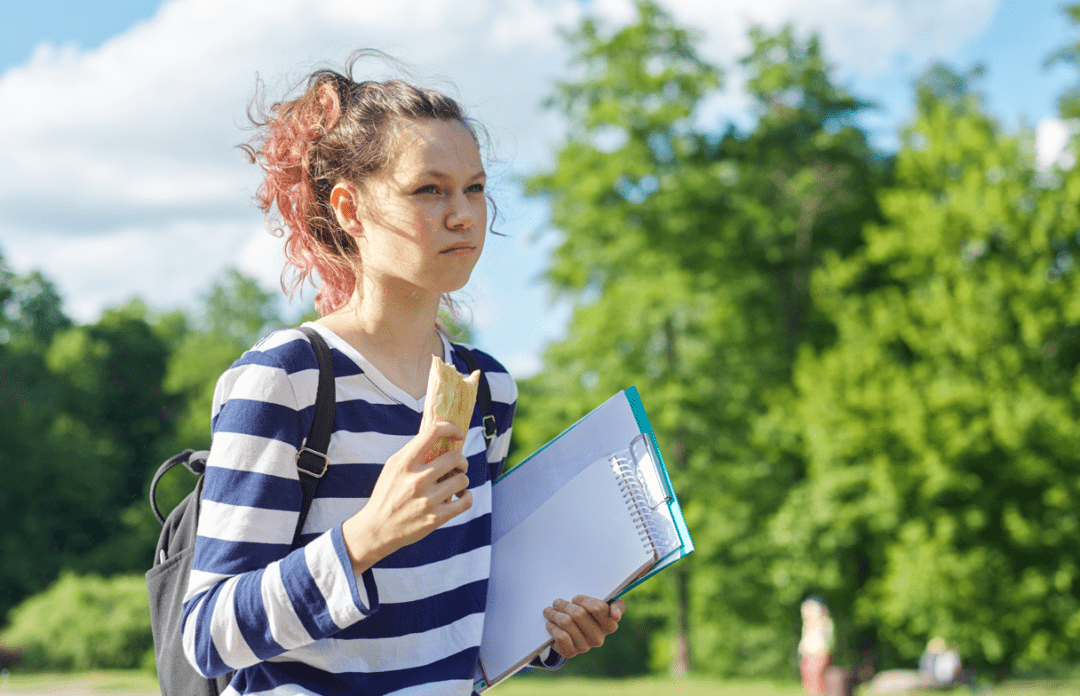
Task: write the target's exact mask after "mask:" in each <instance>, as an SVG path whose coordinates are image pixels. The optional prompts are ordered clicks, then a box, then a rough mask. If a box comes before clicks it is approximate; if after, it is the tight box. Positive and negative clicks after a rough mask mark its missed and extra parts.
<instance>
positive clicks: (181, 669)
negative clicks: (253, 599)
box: [146, 326, 500, 696]
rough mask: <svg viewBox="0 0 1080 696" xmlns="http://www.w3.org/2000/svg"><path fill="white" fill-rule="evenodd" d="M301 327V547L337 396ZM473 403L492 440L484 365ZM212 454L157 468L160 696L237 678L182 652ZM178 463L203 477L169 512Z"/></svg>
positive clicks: (314, 338)
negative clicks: (305, 428) (205, 668)
mask: <svg viewBox="0 0 1080 696" xmlns="http://www.w3.org/2000/svg"><path fill="white" fill-rule="evenodd" d="M300 331H302V332H304V334H306V335H307V337H308V339H309V340H310V341H311V345H312V348H314V349H315V357H316V358H317V359H318V363H319V387H318V392H317V394H316V397H315V416H314V419H313V420H312V423H311V430H310V431H309V432H308V436H307V439H306V440H305V442H304V447H303V448H302V449H301V450H300V452H299V454H298V455H297V460H296V466H297V468H298V469H299V470H300V472H301V473H302V474H303V475H302V476H300V485H301V487H302V489H303V499H302V502H301V504H300V516H299V518H298V519H297V521H296V530H295V531H294V532H293V541H292V546H291V547H290V548H291V549H296V548H297V547H298V546H300V534H301V532H302V530H303V528H304V522H305V521H306V519H307V515H308V511H309V509H310V508H311V501H312V500H313V499H314V498H315V489H316V487H317V486H318V484H319V479H320V478H321V477H322V475H323V474H324V473H325V472H326V467H327V466H328V465H329V460H328V459H327V456H326V452H327V449H328V447H329V445H330V435H331V433H332V432H333V426H334V406H335V399H336V397H335V385H334V369H333V359H332V357H331V355H330V347H329V346H328V345H326V342H325V341H324V340H323V338H322V336H320V335H319V334H318V332H317V331H315V330H314V329H311V328H309V327H306V326H302V327H300ZM452 345H453V348H454V351H455V352H456V353H457V355H458V357H460V358H461V359H462V360H464V361H465V364H466V366H467V368H468V370H469V372H473V371H474V370H480V369H481V368H480V364H479V361H478V360H477V359H476V356H475V355H473V353H472V351H470V350H468V349H467V348H464V347H462V346H460V345H458V344H456V343H455V344H452ZM476 403H477V406H479V408H480V412H481V414H482V415H483V423H484V440H485V442H486V443H487V444H488V445H490V444H491V439H492V438H493V437H495V434H496V423H495V417H494V416H493V415H492V411H491V390H490V388H489V386H488V382H487V376H486V375H485V374H484V372H483V370H481V371H480V383H479V385H478V388H477V396H476ZM209 454H210V453H209V452H207V451H205V450H200V451H194V450H184V451H183V452H181V453H179V454H177V455H175V456H173V457H171V458H169V459H168V460H167V461H165V462H164V463H163V464H162V465H161V466H160V467H158V470H157V473H155V474H154V478H153V480H152V481H151V482H150V507H151V509H152V510H153V511H154V516H155V517H157V520H158V522H160V523H161V524H162V529H161V534H160V535H159V537H158V543H157V547H156V548H155V549H154V564H153V566H152V567H151V568H150V570H149V571H147V573H146V585H147V589H148V591H149V596H150V625H151V630H152V632H153V635H154V660H155V662H156V664H157V673H158V682H159V683H160V684H161V694H162V696H218V695H219V694H221V693H222V692H223V691H224V690H225V688H226V687H227V686H228V685H229V682H230V681H231V680H232V676H233V673H232V672H230V673H228V674H224V675H222V676H220V677H217V678H216V679H207V678H206V677H204V676H202V675H201V674H199V673H198V672H197V671H196V670H195V668H194V667H192V666H191V663H190V662H188V660H187V656H186V655H184V648H183V643H182V636H181V624H182V621H183V611H184V594H185V593H186V592H187V586H188V578H189V576H190V575H191V562H192V556H193V555H194V553H195V537H196V535H197V532H198V526H199V507H200V502H201V501H202V491H203V481H204V479H203V473H204V472H205V471H206V458H207V456H209ZM179 464H183V465H184V466H185V467H186V468H187V469H188V470H189V471H191V472H192V473H193V474H196V475H197V476H198V477H199V480H198V482H197V483H196V484H195V489H194V490H193V491H192V492H191V493H188V495H187V496H186V497H185V498H184V499H183V500H182V501H180V503H179V504H178V505H177V506H176V507H175V508H173V510H172V512H170V513H169V516H168V517H167V518H166V517H163V516H162V514H161V511H160V510H159V509H158V504H157V497H156V491H157V484H158V481H159V480H160V479H161V477H162V475H163V474H165V472H167V471H169V470H170V469H172V468H173V467H175V466H177V465H179ZM490 473H491V480H492V482H494V480H495V478H496V477H497V476H498V475H499V473H500V472H499V471H496V470H495V467H494V466H492V467H491V472H490Z"/></svg>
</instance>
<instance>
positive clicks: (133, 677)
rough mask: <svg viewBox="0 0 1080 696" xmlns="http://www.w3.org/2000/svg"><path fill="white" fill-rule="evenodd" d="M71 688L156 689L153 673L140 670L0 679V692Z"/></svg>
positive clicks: (142, 691)
mask: <svg viewBox="0 0 1080 696" xmlns="http://www.w3.org/2000/svg"><path fill="white" fill-rule="evenodd" d="M75 691H87V692H90V693H95V694H157V693H159V689H158V681H157V677H156V676H154V675H153V674H151V673H150V672H146V671H143V670H126V669H114V670H100V671H92V672H72V673H67V672H65V673H52V672H32V673H20V672H15V673H13V674H12V675H11V676H9V677H8V678H6V679H0V694H62V693H65V692H75Z"/></svg>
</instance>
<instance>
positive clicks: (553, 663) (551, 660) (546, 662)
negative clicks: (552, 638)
mask: <svg viewBox="0 0 1080 696" xmlns="http://www.w3.org/2000/svg"><path fill="white" fill-rule="evenodd" d="M565 663H566V658H565V657H563V656H562V655H560V654H559V653H557V652H555V648H552V647H547V648H544V651H543V652H541V653H540V654H539V655H537V656H536V657H534V658H533V661H532V662H530V663H529V666H530V667H541V668H543V669H558V668H560V667H562V666H563V665H564V664H565Z"/></svg>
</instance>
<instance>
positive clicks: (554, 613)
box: [544, 595, 626, 657]
mask: <svg viewBox="0 0 1080 696" xmlns="http://www.w3.org/2000/svg"><path fill="white" fill-rule="evenodd" d="M625 611H626V602H624V601H622V600H621V599H616V600H615V601H614V602H612V603H611V604H608V603H607V602H605V601H603V600H601V599H596V598H594V597H586V596H584V595H578V596H577V597H574V601H573V602H567V601H566V600H564V599H556V600H555V601H554V603H552V605H551V606H550V607H547V608H546V609H544V618H545V619H547V631H548V633H550V634H551V637H552V638H554V639H555V645H554V648H555V652H557V653H559V654H560V655H562V656H563V657H573V656H574V655H577V654H579V653H583V652H586V651H588V650H589V649H590V648H598V647H600V646H601V645H603V644H604V638H606V637H607V636H609V635H611V634H612V633H614V632H615V629H616V628H618V627H619V619H621V618H622V615H623V612H625Z"/></svg>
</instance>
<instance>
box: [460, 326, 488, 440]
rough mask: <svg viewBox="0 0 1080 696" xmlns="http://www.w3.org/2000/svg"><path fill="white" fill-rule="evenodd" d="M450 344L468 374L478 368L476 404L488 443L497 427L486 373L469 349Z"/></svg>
mask: <svg viewBox="0 0 1080 696" xmlns="http://www.w3.org/2000/svg"><path fill="white" fill-rule="evenodd" d="M451 345H452V346H454V352H455V353H457V354H458V357H459V358H461V359H462V360H464V361H465V367H466V368H468V370H469V374H472V373H473V372H475V371H476V370H480V384H479V386H477V388H476V404H477V405H478V406H479V407H480V415H481V416H483V418H484V440H485V441H486V442H487V443H488V444H489V445H490V444H491V439H492V438H493V437H495V433H496V432H497V428H496V423H495V416H494V415H492V413H491V389H490V388H489V387H488V381H487V375H486V374H484V371H483V370H481V369H480V361H479V360H477V359H476V356H475V355H473V352H472V351H471V350H469V349H468V348H466V347H465V346H462V345H459V344H457V343H452V344H451Z"/></svg>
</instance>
